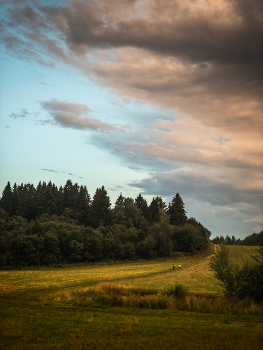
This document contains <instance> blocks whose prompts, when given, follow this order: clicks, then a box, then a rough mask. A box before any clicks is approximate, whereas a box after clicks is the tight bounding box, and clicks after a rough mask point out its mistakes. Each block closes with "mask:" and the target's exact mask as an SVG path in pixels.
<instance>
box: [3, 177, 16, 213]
mask: <svg viewBox="0 0 263 350" xmlns="http://www.w3.org/2000/svg"><path fill="white" fill-rule="evenodd" d="M12 204H13V192H12V189H11V186H10V182H9V181H8V183H7V185H6V186H5V188H4V191H3V193H2V198H1V201H0V205H1V207H2V208H3V209H4V210H5V211H6V212H7V213H9V214H10V215H12Z"/></svg>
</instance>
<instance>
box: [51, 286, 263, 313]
mask: <svg viewBox="0 0 263 350" xmlns="http://www.w3.org/2000/svg"><path fill="white" fill-rule="evenodd" d="M56 301H63V302H66V303H70V304H72V305H76V306H77V305H79V306H91V307H132V308H139V309H154V310H164V309H171V310H179V311H188V312H199V313H210V314H211V313H215V314H223V315H231V314H232V315H246V314H247V315H248V314H254V315H263V304H262V303H255V302H254V301H253V300H249V299H245V300H238V299H231V298H226V297H225V296H222V295H218V294H214V293H193V292H189V291H188V287H187V286H184V285H182V284H178V283H177V284H175V285H174V286H170V287H165V288H163V289H161V290H159V291H158V290H157V289H154V288H137V287H127V286H122V285H118V284H113V283H99V284H98V285H97V286H95V287H91V288H84V289H78V290H75V291H71V292H66V293H64V294H62V295H61V296H60V297H57V298H56Z"/></svg>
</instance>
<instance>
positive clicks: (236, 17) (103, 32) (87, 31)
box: [41, 0, 263, 70]
mask: <svg viewBox="0 0 263 350" xmlns="http://www.w3.org/2000/svg"><path fill="white" fill-rule="evenodd" d="M116 3H117V5H116ZM119 3H120V2H113V3H112V4H111V3H107V4H106V2H104V1H98V2H86V3H84V2H81V1H75V2H74V3H73V4H72V6H71V7H70V8H67V9H66V8H61V7H42V8H41V10H42V11H43V12H44V13H45V14H46V15H48V17H49V18H50V19H51V20H52V21H54V22H55V23H56V25H57V27H58V28H59V29H60V30H61V31H62V32H63V33H64V34H65V36H66V38H67V43H68V45H69V46H70V47H71V48H72V49H73V50H75V51H76V52H77V53H79V52H83V49H84V47H100V48H109V47H113V48H119V47H128V46H131V47H137V48H142V49H146V50H151V51H154V52H156V53H159V54H161V55H163V54H165V55H169V56H175V57H181V58H184V59H189V60H190V61H193V62H206V61H216V62H223V63H232V62H235V63H239V64H242V63H246V64H247V63H253V64H254V65H255V64H256V65H257V64H260V62H261V61H260V59H261V60H262V59H263V48H262V45H261V44H260V43H262V2H261V1H259V0H252V1H248V2H245V1H233V2H231V1H230V2H228V3H229V4H230V6H231V5H232V11H231V17H230V15H229V20H226V21H225V18H224V17H223V16H224V15H225V13H226V11H225V10H224V11H221V14H220V12H219V11H218V10H217V11H216V10H213V8H212V9H211V11H209V12H207V8H206V7H205V6H204V8H203V9H202V8H201V9H199V11H198V12H193V11H191V4H190V5H189V6H188V7H186V8H185V9H184V13H183V15H182V14H181V5H180V4H179V2H178V1H172V3H173V4H172V5H171V1H168V0H164V1H162V2H159V1H153V2H152V4H153V5H152V6H151V9H150V10H151V11H150V13H149V15H148V16H147V15H145V16H144V17H138V16H134V17H132V13H131V12H130V8H129V7H128V6H127V8H125V7H123V6H118V5H119ZM192 5H193V4H192ZM167 7H168V8H169V10H170V12H169V13H168V12H167V11H165V9H166V8H167ZM182 7H183V6H182ZM114 9H115V13H116V14H117V15H115V17H113V15H112V13H113V12H114ZM162 14H163V15H162ZM227 15H228V14H227ZM203 67H204V65H203ZM253 68H254V67H250V69H251V70H253Z"/></svg>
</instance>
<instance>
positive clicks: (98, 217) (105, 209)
mask: <svg viewBox="0 0 263 350" xmlns="http://www.w3.org/2000/svg"><path fill="white" fill-rule="evenodd" d="M110 209H111V203H110V198H109V196H108V195H107V191H106V190H105V187H104V186H102V187H101V188H97V189H96V192H95V194H94V196H93V200H92V203H91V223H92V227H93V228H98V227H99V226H100V225H102V226H107V225H110V224H111V221H112V217H111V210H110Z"/></svg>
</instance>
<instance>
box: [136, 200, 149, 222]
mask: <svg viewBox="0 0 263 350" xmlns="http://www.w3.org/2000/svg"><path fill="white" fill-rule="evenodd" d="M135 203H136V205H137V208H138V209H140V210H141V211H142V213H143V216H144V217H145V219H146V220H148V221H149V220H150V211H149V207H148V204H147V201H146V199H144V198H143V197H142V195H141V194H139V195H138V196H137V198H135Z"/></svg>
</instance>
